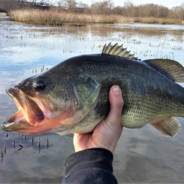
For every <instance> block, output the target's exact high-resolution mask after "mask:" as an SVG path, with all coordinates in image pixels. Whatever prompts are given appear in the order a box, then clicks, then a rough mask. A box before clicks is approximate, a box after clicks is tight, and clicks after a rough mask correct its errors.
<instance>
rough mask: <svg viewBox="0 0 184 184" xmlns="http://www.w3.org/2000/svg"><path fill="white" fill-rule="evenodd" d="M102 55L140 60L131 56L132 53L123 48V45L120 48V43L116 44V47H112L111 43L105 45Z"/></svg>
mask: <svg viewBox="0 0 184 184" xmlns="http://www.w3.org/2000/svg"><path fill="white" fill-rule="evenodd" d="M102 54H104V55H112V56H119V57H124V58H128V59H134V60H139V59H138V58H137V57H135V56H134V55H133V54H130V51H127V49H126V48H123V45H120V46H119V45H118V43H116V44H115V45H111V43H109V44H108V45H106V44H105V45H104V47H103V49H102Z"/></svg>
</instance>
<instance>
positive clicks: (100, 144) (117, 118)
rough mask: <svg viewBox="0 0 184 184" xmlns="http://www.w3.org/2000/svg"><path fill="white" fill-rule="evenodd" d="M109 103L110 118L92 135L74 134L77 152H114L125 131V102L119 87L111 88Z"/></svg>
mask: <svg viewBox="0 0 184 184" xmlns="http://www.w3.org/2000/svg"><path fill="white" fill-rule="evenodd" d="M109 101H110V112H109V114H108V116H107V117H106V118H105V120H103V121H101V122H100V123H99V124H98V125H97V126H96V127H95V129H94V130H93V132H92V134H91V133H86V134H78V133H76V134H74V138H73V144H74V148H75V152H77V151H82V150H85V149H89V148H105V149H108V150H109V151H111V152H114V150H115V148H116V145H117V143H118V140H119V138H120V136H121V133H122V130H123V126H122V122H121V116H122V114H121V113H122V108H123V104H124V102H123V99H122V93H121V90H120V88H119V86H112V87H111V89H110V92H109Z"/></svg>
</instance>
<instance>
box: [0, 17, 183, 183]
mask: <svg viewBox="0 0 184 184" xmlns="http://www.w3.org/2000/svg"><path fill="white" fill-rule="evenodd" d="M109 42H112V43H116V42H118V43H119V44H124V46H125V47H127V48H128V50H131V52H132V53H134V54H135V55H136V56H137V57H139V58H141V59H148V58H149V59H150V58H170V59H174V60H177V61H178V62H180V63H181V64H183V65H184V26H181V25H145V24H130V25H129V24H115V25H88V26H77V27H76V26H62V27H37V26H30V25H24V24H20V23H16V22H11V21H9V20H8V19H1V20H0V122H3V121H4V120H5V119H6V118H7V117H9V116H10V115H12V114H13V113H14V112H16V106H15V104H14V102H13V101H12V99H11V98H10V97H8V95H6V93H5V90H6V89H7V88H9V87H10V86H13V85H15V84H17V83H18V82H20V81H21V80H22V79H25V78H27V77H29V76H32V75H34V74H35V73H39V72H40V71H41V70H42V69H43V67H44V68H46V69H47V68H48V69H49V68H51V67H52V66H54V65H56V64H58V63H59V62H61V61H63V60H64V59H67V58H69V57H72V56H75V55H81V54H94V53H100V52H101V50H102V47H103V45H104V44H105V43H109ZM180 120H181V123H182V124H184V121H183V119H182V118H180ZM39 142H40V143H39ZM39 144H40V146H39ZM0 148H1V152H0V159H1V161H0V183H26V184H27V183H61V180H62V176H63V174H64V161H65V159H66V158H67V156H69V155H70V154H72V153H73V151H74V150H73V145H72V136H71V135H70V136H59V135H56V134H48V135H41V136H34V137H32V136H25V135H18V134H15V133H8V134H6V133H5V132H3V131H2V130H0ZM114 174H115V176H116V177H117V179H118V181H119V183H169V182H170V183H183V182H184V128H183V127H181V130H180V132H179V133H178V134H177V136H176V137H174V138H167V137H164V136H162V135H161V134H160V132H158V131H156V130H155V129H154V128H153V127H151V126H150V125H146V126H145V127H143V128H142V129H135V130H132V129H126V128H124V131H123V134H122V136H121V138H120V141H119V144H118V147H117V149H116V152H115V155H114Z"/></svg>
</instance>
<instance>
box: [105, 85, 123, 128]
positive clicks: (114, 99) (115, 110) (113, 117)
mask: <svg viewBox="0 0 184 184" xmlns="http://www.w3.org/2000/svg"><path fill="white" fill-rule="evenodd" d="M109 100H110V112H109V115H108V116H107V118H106V123H107V124H108V125H113V126H114V125H117V126H119V124H121V116H122V108H123V104H124V102H123V98H122V93H121V89H120V87H119V86H117V85H115V86H113V87H111V89H110V93H109Z"/></svg>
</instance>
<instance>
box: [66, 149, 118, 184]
mask: <svg viewBox="0 0 184 184" xmlns="http://www.w3.org/2000/svg"><path fill="white" fill-rule="evenodd" d="M112 161H113V155H112V153H111V152H110V151H108V150H106V149H101V148H93V149H87V150H84V151H80V152H76V153H74V154H72V155H71V156H69V157H68V159H67V160H66V164H65V167H66V168H65V177H64V180H63V183H65V184H72V183H73V184H74V183H75V184H79V183H80V184H83V183H84V184H86V183H88V184H94V183H95V184H98V183H99V184H117V180H116V178H115V177H114V175H113V168H112Z"/></svg>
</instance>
